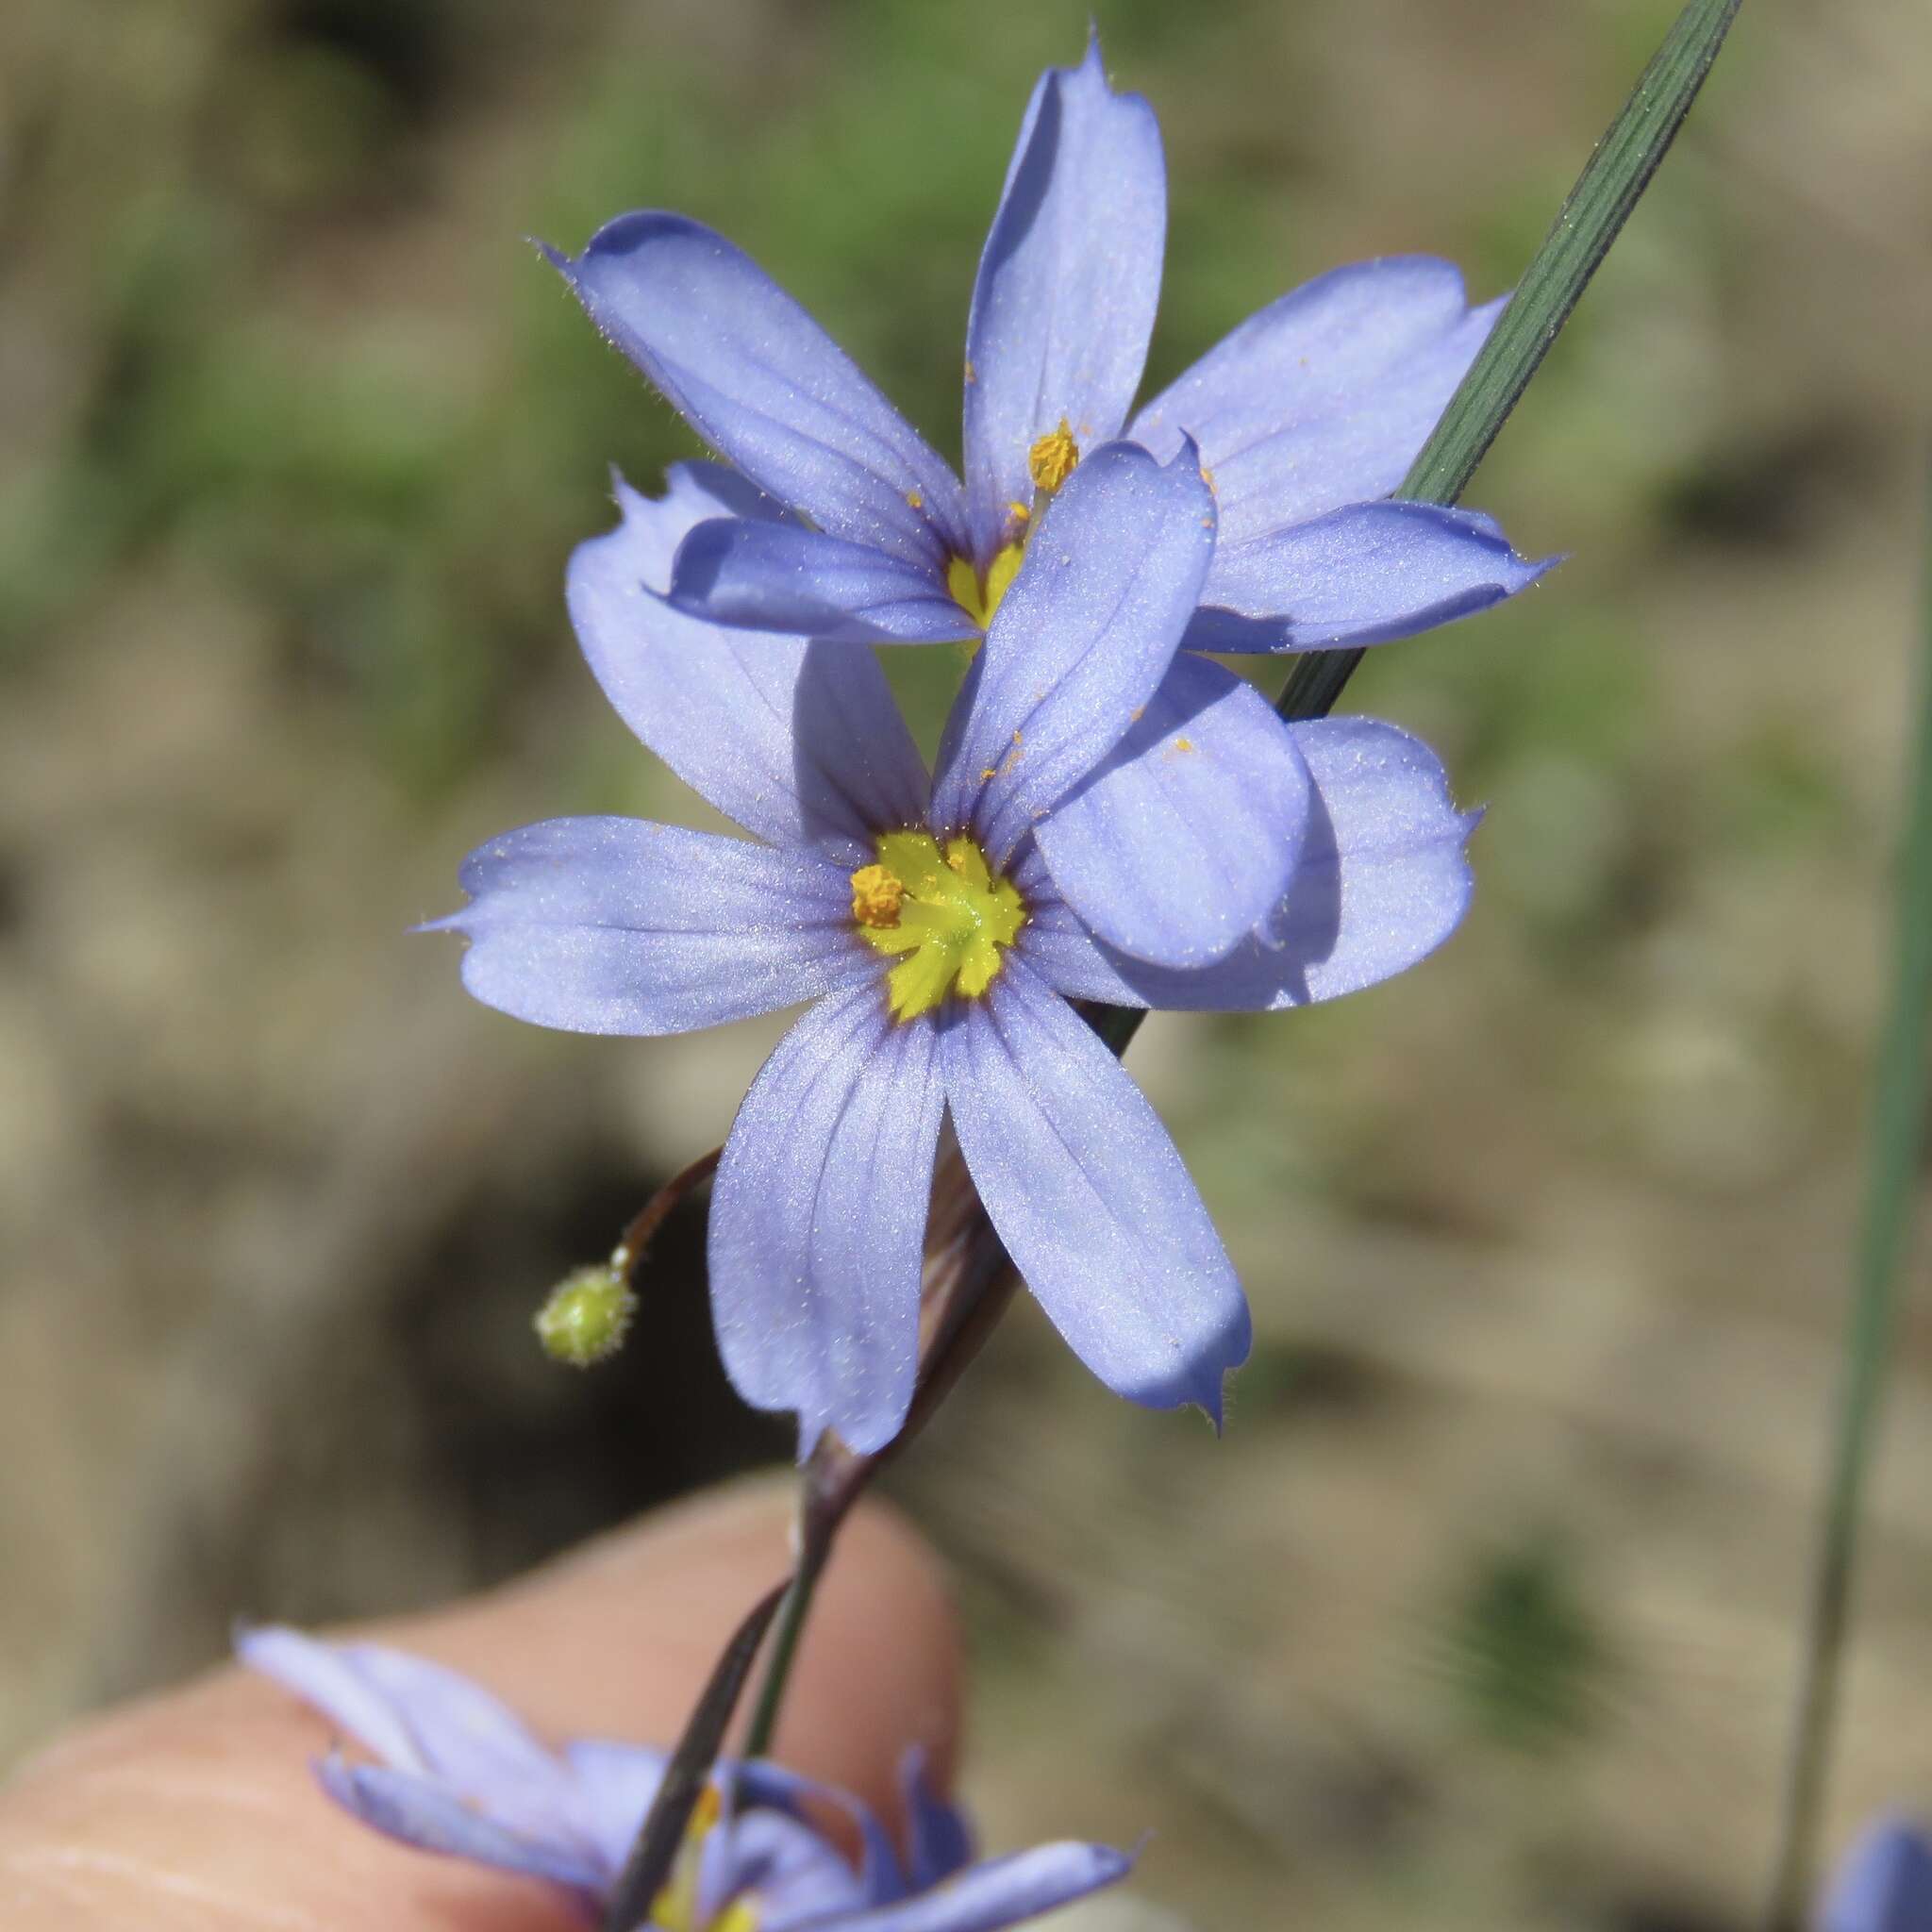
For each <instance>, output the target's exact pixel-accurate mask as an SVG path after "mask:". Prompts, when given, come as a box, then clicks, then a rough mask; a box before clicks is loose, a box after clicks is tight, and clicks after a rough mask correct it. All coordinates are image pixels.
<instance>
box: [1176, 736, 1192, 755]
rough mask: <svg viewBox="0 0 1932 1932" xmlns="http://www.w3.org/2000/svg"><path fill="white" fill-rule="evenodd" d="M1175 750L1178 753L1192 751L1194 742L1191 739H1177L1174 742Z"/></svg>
mask: <svg viewBox="0 0 1932 1932" xmlns="http://www.w3.org/2000/svg"><path fill="white" fill-rule="evenodd" d="M1193 748H1194V741H1193V740H1192V739H1191V738H1176V739H1175V740H1174V750H1175V751H1177V752H1182V751H1192V750H1193Z"/></svg>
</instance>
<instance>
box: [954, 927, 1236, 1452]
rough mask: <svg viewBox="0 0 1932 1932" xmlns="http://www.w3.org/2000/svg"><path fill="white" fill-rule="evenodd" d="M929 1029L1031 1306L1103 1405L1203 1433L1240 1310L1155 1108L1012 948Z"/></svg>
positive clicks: (1217, 1398) (985, 1197) (973, 1166)
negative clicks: (1109, 1399)
mask: <svg viewBox="0 0 1932 1932" xmlns="http://www.w3.org/2000/svg"><path fill="white" fill-rule="evenodd" d="M942 1019H943V1024H941V1030H940V1055H941V1064H942V1066H943V1069H944V1073H945V1082H946V1101H947V1104H948V1106H949V1107H950V1108H952V1114H953V1124H954V1126H955V1128H956V1130H957V1131H958V1136H959V1146H960V1150H961V1151H962V1152H963V1153H964V1155H965V1157H966V1165H967V1168H968V1169H969V1171H970V1172H971V1174H972V1175H973V1181H974V1186H975V1187H976V1188H977V1189H978V1191H979V1196H980V1199H981V1200H982V1201H983V1202H984V1203H985V1204H986V1211H987V1214H988V1216H989V1218H990V1219H991V1222H992V1224H993V1227H994V1229H995V1230H996V1231H997V1233H998V1235H999V1237H1000V1240H1001V1241H1004V1242H1005V1243H1006V1247H1007V1251H1008V1254H1010V1255H1011V1256H1012V1257H1013V1261H1014V1263H1015V1265H1016V1266H1017V1267H1018V1268H1019V1270H1020V1273H1021V1274H1022V1276H1023V1277H1024V1280H1025V1282H1026V1285H1027V1287H1028V1288H1029V1289H1031V1290H1032V1291H1033V1294H1034V1296H1035V1298H1036V1299H1037V1300H1038V1301H1039V1302H1040V1304H1041V1307H1043V1308H1045V1310H1046V1312H1047V1314H1048V1316H1049V1317H1050V1318H1051V1319H1052V1321H1053V1324H1054V1325H1055V1327H1057V1328H1058V1330H1059V1331H1060V1333H1061V1335H1063V1336H1064V1337H1065V1338H1066V1340H1067V1342H1068V1344H1069V1345H1070V1346H1071V1347H1072V1349H1073V1350H1074V1354H1075V1355H1077V1356H1078V1357H1080V1359H1081V1360H1082V1361H1083V1362H1085V1363H1086V1364H1087V1366H1088V1367H1089V1368H1090V1369H1091V1370H1092V1371H1093V1373H1094V1374H1096V1375H1098V1376H1099V1377H1100V1379H1101V1380H1102V1381H1103V1382H1105V1383H1106V1384H1107V1385H1108V1388H1109V1389H1112V1390H1113V1391H1115V1392H1116V1393H1117V1394H1121V1395H1124V1396H1126V1397H1127V1398H1128V1399H1129V1400H1130V1401H1133V1402H1139V1403H1141V1404H1144V1405H1145V1406H1146V1407H1150V1408H1174V1407H1179V1406H1180V1405H1181V1404H1183V1403H1189V1402H1193V1403H1198V1404H1200V1406H1201V1407H1203V1408H1205V1409H1207V1411H1208V1414H1209V1415H1210V1416H1212V1417H1213V1418H1214V1419H1215V1422H1216V1424H1217V1426H1218V1425H1219V1422H1220V1417H1221V1391H1222V1383H1223V1380H1224V1377H1225V1375H1226V1374H1227V1372H1228V1371H1229V1370H1230V1369H1234V1368H1238V1367H1239V1366H1240V1365H1241V1362H1243V1361H1244V1360H1246V1358H1247V1354H1248V1344H1249V1338H1250V1327H1249V1321H1248V1305H1247V1300H1246V1298H1245V1297H1244V1296H1243V1295H1242V1293H1241V1284H1240V1283H1239V1282H1238V1281H1236V1279H1235V1274H1234V1270H1233V1268H1232V1267H1231V1266H1230V1265H1229V1262H1228V1258H1227V1253H1226V1250H1225V1249H1224V1248H1223V1246H1222V1245H1221V1239H1220V1237H1219V1236H1218V1235H1217V1234H1216V1233H1215V1232H1214V1226H1213V1224H1212V1223H1211V1222H1210V1221H1209V1220H1208V1210H1207V1209H1206V1208H1204V1207H1203V1206H1202V1205H1201V1197H1200V1195H1199V1194H1198V1193H1197V1192H1196V1191H1195V1189H1194V1183H1193V1182H1192V1180H1191V1179H1190V1178H1189V1175H1188V1171H1187V1168H1186V1167H1185V1166H1184V1165H1183V1164H1182V1161H1181V1158H1180V1155H1179V1154H1178V1153H1177V1152H1176V1151H1175V1148H1174V1142H1173V1141H1171V1140H1170V1139H1169V1138H1168V1134H1167V1129H1166V1128H1165V1127H1163V1126H1162V1125H1161V1124H1160V1121H1159V1119H1158V1116H1157V1115H1156V1114H1155V1111H1154V1109H1153V1108H1151V1107H1150V1106H1148V1104H1147V1102H1146V1100H1145V1099H1144V1098H1143V1097H1142V1095H1141V1091H1140V1089H1139V1088H1137V1087H1136V1086H1135V1085H1134V1083H1133V1081H1132V1080H1130V1079H1129V1078H1128V1077H1127V1075H1126V1074H1125V1072H1124V1070H1123V1068H1122V1066H1121V1063H1120V1062H1119V1061H1118V1060H1117V1059H1116V1058H1114V1057H1113V1055H1112V1054H1110V1053H1109V1052H1108V1050H1107V1048H1106V1047H1104V1046H1103V1045H1102V1044H1101V1043H1100V1041H1099V1040H1098V1039H1097V1038H1096V1037H1095V1035H1094V1034H1093V1032H1092V1030H1091V1028H1090V1027H1089V1026H1088V1025H1087V1024H1086V1022H1085V1021H1083V1020H1082V1019H1081V1018H1080V1017H1079V1015H1078V1014H1077V1013H1075V1012H1074V1009H1073V1008H1071V1007H1070V1006H1068V1005H1067V1003H1066V1002H1065V1001H1064V1000H1063V999H1061V998H1060V996H1059V995H1058V993H1056V992H1053V991H1050V990H1049V989H1048V987H1047V985H1046V983H1045V982H1044V981H1043V980H1042V979H1041V978H1040V977H1039V976H1038V975H1037V974H1035V973H1034V972H1033V971H1032V969H1031V968H1030V967H1029V966H1028V965H1027V964H1026V962H1025V960H1024V958H1023V957H1022V956H1021V954H1020V952H1019V951H1018V949H1015V950H1014V951H1012V952H1009V953H1008V956H1007V958H1006V961H1005V964H1004V966H1003V968H1002V970H1001V972H1000V974H999V976H998V977H997V978H996V979H995V980H994V981H993V983H992V985H991V989H990V990H989V991H988V992H987V994H986V996H985V997H984V998H983V999H980V1000H977V1001H974V1002H971V1003H965V1002H960V1003H957V1004H956V1005H955V1006H954V1007H953V1008H950V1009H947V1010H945V1011H944V1012H943V1015H942Z"/></svg>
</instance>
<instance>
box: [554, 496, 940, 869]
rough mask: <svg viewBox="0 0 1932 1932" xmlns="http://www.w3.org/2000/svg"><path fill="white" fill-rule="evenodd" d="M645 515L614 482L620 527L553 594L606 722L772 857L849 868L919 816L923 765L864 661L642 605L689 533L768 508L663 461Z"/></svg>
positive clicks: (763, 522)
mask: <svg viewBox="0 0 1932 1932" xmlns="http://www.w3.org/2000/svg"><path fill="white" fill-rule="evenodd" d="M667 481H668V483H669V485H670V489H669V491H668V492H667V494H666V495H665V496H664V498H663V499H662V500H661V501H659V502H653V501H651V500H650V499H649V498H647V497H644V496H641V495H640V494H639V493H638V492H637V491H635V490H633V489H631V488H630V486H629V485H628V484H626V483H625V482H624V481H623V479H622V478H619V479H618V480H617V502H618V508H620V509H621V510H622V511H623V517H624V520H623V522H622V523H621V524H619V525H618V526H617V528H616V529H614V530H611V531H609V532H608V533H607V534H606V535H604V536H602V537H593V538H592V539H591V541H589V542H586V543H581V544H579V545H578V546H577V549H576V551H575V554H574V555H573V556H572V558H571V560H570V572H569V577H568V586H567V589H568V596H569V600H570V612H571V619H572V621H573V623H575V625H576V632H577V638H578V641H579V642H581V644H582V645H583V649H584V656H585V658H587V659H588V660H589V662H590V666H591V671H592V672H593V673H595V675H596V677H597V681H598V683H599V684H601V685H602V686H603V687H604V691H605V695H606V696H607V697H608V698H609V700H610V702H611V704H612V706H613V707H614V708H616V710H617V713H618V715H619V716H620V717H621V718H623V720H624V721H625V724H628V725H629V726H630V728H631V729H632V730H633V731H634V732H636V733H637V735H638V736H639V738H641V740H642V741H644V743H645V744H647V745H649V746H650V748H651V749H652V750H653V751H654V752H656V753H657V754H658V757H659V758H662V759H663V760H664V762H665V763H666V764H667V765H669V766H670V767H671V769H672V770H673V771H674V772H675V773H676V774H677V775H678V776H679V777H680V778H682V779H683V780H684V781H685V783H686V784H687V785H689V786H691V789H692V790H693V791H697V792H699V793H700V794H702V795H703V796H704V797H705V798H707V799H708V800H709V801H710V803H711V804H712V805H714V806H716V807H717V808H718V809H719V810H720V811H722V812H724V813H725V814H726V815H727V816H728V817H730V818H733V819H736V820H737V822H738V823H739V824H741V825H742V826H743V827H744V828H745V830H746V831H748V832H756V833H757V834H758V836H759V837H760V838H762V839H768V840H770V841H772V843H774V845H805V844H816V845H818V846H820V847H821V848H823V849H824V850H825V851H826V852H828V853H831V854H833V855H834V856H836V857H838V858H841V859H842V860H843V862H844V863H845V864H846V865H847V866H848V867H850V866H854V865H859V864H863V863H864V860H865V855H866V854H867V853H868V852H869V851H870V849H871V841H872V837H873V834H874V832H876V831H878V830H879V829H880V828H881V827H882V826H887V825H903V824H910V823H911V822H912V820H913V819H915V818H917V817H918V816H919V814H920V813H921V812H922V811H923V810H924V807H925V798H926V789H927V788H926V775H925V765H924V760H923V759H922V758H920V756H919V753H918V750H917V749H916V748H915V746H914V745H913V742H912V739H911V735H910V734H909V733H908V731H907V729H906V725H905V722H904V720H903V719H902V718H901V717H900V715H899V708H898V706H897V705H895V704H894V703H893V701H892V694H891V690H890V689H889V688H888V686H887V684H886V679H885V675H884V673H882V672H881V671H880V669H879V667H878V664H877V661H876V660H875V659H874V657H873V655H872V653H871V652H870V651H868V650H864V649H862V648H858V647H856V646H853V645H850V644H818V643H808V642H807V641H805V640H804V639H803V638H776V637H758V636H747V635H745V634H744V633H742V632H740V631H731V630H724V629H720V628H718V627H717V626H715V625H708V624H701V623H699V622H697V621H695V620H694V619H692V618H689V617H686V616H684V615H683V614H682V613H680V612H678V611H675V610H672V609H670V608H667V607H666V606H665V605H664V603H663V602H662V601H661V600H660V598H659V597H658V596H657V595H655V594H654V592H658V591H663V590H664V589H665V588H666V587H667V586H668V585H669V583H670V581H671V566H672V558H673V557H674V555H675V552H676V549H677V546H678V544H679V543H680V542H681V541H683V540H684V538H685V537H686V535H687V534H688V533H689V532H690V531H691V528H692V527H693V526H694V525H697V524H699V523H701V522H704V521H706V520H708V519H716V518H718V517H719V516H721V515H731V516H739V517H745V518H751V519H756V520H760V521H758V524H757V526H758V527H759V528H761V529H774V528H794V529H795V528H796V527H797V526H796V525H779V524H776V523H774V522H773V521H772V520H771V515H772V511H771V505H770V503H769V501H768V500H767V499H764V498H761V497H760V496H759V495H758V492H757V491H755V490H753V489H752V487H751V486H750V485H749V484H747V483H746V482H745V481H744V479H743V478H742V477H741V476H735V475H732V474H731V473H730V472H729V471H728V470H723V469H720V468H719V467H718V465H716V464H715V463H678V464H675V465H674V466H673V468H672V469H671V471H670V472H669V474H668V476H667Z"/></svg>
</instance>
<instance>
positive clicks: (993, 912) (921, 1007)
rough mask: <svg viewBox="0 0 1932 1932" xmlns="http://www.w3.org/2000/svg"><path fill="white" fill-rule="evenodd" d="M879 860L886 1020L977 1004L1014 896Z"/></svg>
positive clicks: (870, 902)
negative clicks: (891, 958) (951, 999)
mask: <svg viewBox="0 0 1932 1932" xmlns="http://www.w3.org/2000/svg"><path fill="white" fill-rule="evenodd" d="M878 854H879V858H878V863H877V864H876V865H861V866H860V867H859V868H858V871H857V872H855V873H854V874H852V918H853V922H854V924H856V925H857V926H858V936H859V938H860V939H862V940H863V941H865V942H866V944H867V945H869V946H871V947H872V948H873V949H874V951H875V952H880V953H885V954H888V955H891V954H899V955H902V956H903V957H902V958H900V960H899V963H898V964H897V965H896V966H894V967H893V968H892V969H891V972H890V973H888V974H886V987H887V998H888V1002H889V1004H890V1006H891V1011H892V1017H893V1018H894V1019H896V1020H913V1019H917V1018H918V1016H919V1015H920V1014H921V1013H929V1012H931V1011H932V1009H933V1008H935V1007H937V1006H939V1005H940V1004H941V1001H943V1000H944V999H945V998H946V996H947V995H948V994H949V993H954V992H958V993H962V994H964V995H965V997H966V998H968V999H977V998H978V997H979V995H980V994H981V993H983V992H984V991H986V990H987V988H988V987H990V986H991V984H992V983H993V981H994V979H995V978H997V977H998V976H999V970H1000V965H1001V955H1002V954H1003V953H1004V952H1005V950H1006V948H1007V947H1008V946H1010V945H1011V944H1012V943H1013V941H1015V940H1016V939H1017V938H1019V936H1020V928H1021V927H1022V926H1023V925H1024V924H1026V908H1024V906H1022V905H1021V903H1020V894H1019V893H1018V892H1017V891H1015V890H1014V889H1013V887H1012V886H1011V884H1009V883H1008V881H1007V880H1006V879H1001V878H995V877H994V876H993V875H992V873H991V869H990V868H989V867H988V865H987V862H986V855H985V853H983V852H982V851H981V850H980V849H979V847H978V846H977V845H976V844H975V843H974V841H972V840H971V839H949V840H948V841H946V848H945V850H944V851H943V852H941V850H940V845H939V841H938V840H937V839H935V838H934V837H933V836H932V834H931V833H930V832H887V833H885V834H883V835H882V836H881V838H880V839H879V842H878ZM672 1932H675V1928H672Z"/></svg>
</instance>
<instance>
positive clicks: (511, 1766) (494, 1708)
mask: <svg viewBox="0 0 1932 1932" xmlns="http://www.w3.org/2000/svg"><path fill="white" fill-rule="evenodd" d="M342 1654H343V1657H345V1659H346V1660H347V1661H348V1662H349V1663H350V1664H351V1665H352V1666H353V1667H354V1668H355V1669H356V1670H358V1671H359V1672H360V1673H361V1674H362V1675H363V1676H364V1677H365V1678H367V1679H368V1681H369V1682H370V1683H372V1684H374V1685H375V1687H376V1688H377V1690H379V1691H381V1692H382V1693H383V1694H384V1695H385V1696H387V1697H388V1698H389V1699H390V1700H391V1704H392V1705H393V1706H394V1707H395V1708H396V1709H397V1710H398V1711H399V1712H401V1714H402V1716H403V1720H404V1722H405V1723H406V1724H408V1726H409V1730H410V1733H411V1735H412V1736H413V1737H414V1738H415V1740H416V1742H417V1744H418V1746H419V1747H420V1748H421V1751H422V1754H423V1758H424V1761H425V1765H426V1767H427V1769H428V1772H429V1773H430V1774H431V1775H433V1776H434V1777H436V1778H438V1779H439V1780H441V1782H443V1783H445V1784H447V1785H449V1786H450V1788H451V1789H452V1790H455V1791H456V1792H457V1793H458V1796H460V1797H462V1798H464V1799H466V1800H467V1801H468V1802H469V1803H470V1804H471V1805H473V1806H475V1807H477V1808H479V1809H481V1810H483V1811H485V1812H487V1813H488V1814H489V1815H490V1816H491V1818H493V1819H494V1820H495V1821H496V1822H497V1823H498V1824H501V1825H504V1826H505V1827H506V1828H507V1829H508V1830H510V1831H513V1832H516V1833H518V1834H519V1835H520V1836H522V1837H525V1838H530V1839H537V1840H544V1841H546V1842H550V1843H561V1844H566V1845H576V1846H578V1847H579V1848H581V1845H582V1840H581V1837H580V1832H579V1824H578V1810H579V1806H578V1800H577V1791H576V1785H575V1779H574V1778H573V1777H572V1776H571V1775H570V1774H569V1772H568V1770H567V1769H566V1767H565V1765H564V1764H563V1763H562V1762H561V1761H560V1760H559V1759H558V1757H555V1756H554V1755H553V1754H552V1753H551V1752H550V1751H548V1750H547V1749H546V1748H545V1747H544V1746H543V1745H542V1744H541V1743H540V1742H539V1741H538V1740H537V1739H536V1738H534V1737H533V1736H531V1734H530V1732H529V1730H528V1729H527V1728H526V1727H525V1724H524V1722H523V1720H522V1719H521V1718H519V1717H518V1716H517V1715H516V1714H515V1712H513V1711H512V1710H511V1709H510V1708H509V1707H508V1705H506V1704H504V1703H503V1702H502V1701H501V1700H500V1699H499V1698H497V1697H495V1696H493V1695H492V1694H491V1692H490V1691H486V1690H485V1689H484V1688H483V1687H482V1685H480V1684H477V1683H475V1682H473V1681H472V1680H471V1679H470V1678H468V1677H466V1676H464V1675H463V1674H461V1673H460V1672H458V1671H453V1670H450V1669H448V1668H447V1667H445V1666H444V1665H442V1664H438V1663H431V1662H430V1661H429V1660H428V1659H427V1658H425V1657H410V1656H408V1654H407V1653H406V1652H403V1651H399V1650H390V1649H387V1648H385V1647H384V1646H382V1645H380V1644H375V1643H351V1644H345V1645H343V1646H342ZM405 1768H407V1767H405Z"/></svg>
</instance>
